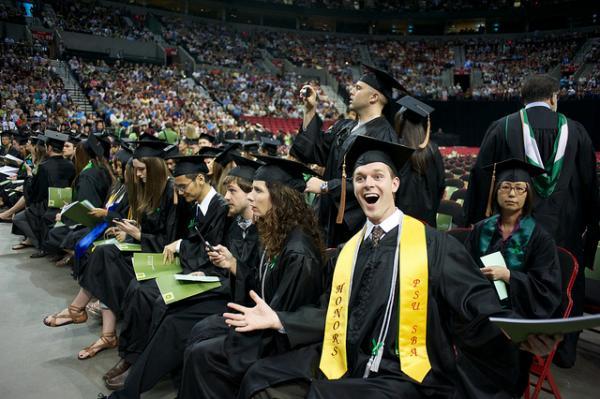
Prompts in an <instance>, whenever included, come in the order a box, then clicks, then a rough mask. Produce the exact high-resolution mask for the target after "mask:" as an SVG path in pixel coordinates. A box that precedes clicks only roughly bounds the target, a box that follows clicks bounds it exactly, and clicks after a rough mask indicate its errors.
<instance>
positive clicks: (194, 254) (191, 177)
mask: <svg viewBox="0 0 600 399" xmlns="http://www.w3.org/2000/svg"><path fill="white" fill-rule="evenodd" d="M172 159H174V160H175V162H176V164H175V169H174V172H173V174H174V177H175V180H174V183H175V189H176V190H177V192H178V194H179V196H180V197H182V198H183V199H184V200H185V201H186V202H187V203H192V204H194V206H193V217H192V219H191V220H189V221H188V235H187V237H186V238H185V239H179V240H176V241H174V242H172V243H169V244H168V245H166V246H165V247H164V249H163V251H162V252H163V254H164V257H165V259H167V260H168V261H172V260H173V259H174V257H175V254H179V259H180V262H181V266H182V269H183V270H182V273H183V274H205V275H209V276H220V277H223V278H225V277H227V272H226V271H224V270H223V269H221V268H217V267H215V266H214V265H213V264H212V263H211V262H210V260H209V258H208V255H207V253H206V251H205V248H204V243H203V241H202V237H203V238H204V239H206V240H207V241H208V242H210V243H212V244H215V245H216V244H220V243H222V242H223V237H224V234H225V231H226V222H227V219H226V218H227V212H228V209H229V207H228V205H227V203H226V201H225V200H224V199H223V197H222V196H221V195H219V194H218V193H217V192H216V190H215V189H214V188H213V187H212V186H211V185H210V183H209V182H208V179H207V174H208V168H207V166H206V164H205V162H204V157H203V156H200V155H181V156H175V157H172ZM227 296H228V288H227V287H225V288H223V287H221V288H220V289H216V290H211V291H208V292H206V293H203V294H202V295H200V297H201V300H202V302H203V304H204V307H205V308H204V312H207V313H208V314H212V313H214V312H218V311H219V309H221V308H222V307H223V306H224V305H225V302H226V301H227ZM195 299H196V298H195V297H194V298H191V299H190V300H189V301H182V303H175V304H174V305H172V306H167V305H165V303H164V300H163V298H162V296H161V294H160V290H159V289H158V285H157V283H156V280H155V279H151V280H144V281H137V280H136V279H132V280H131V282H130V284H129V287H128V288H127V291H126V293H125V299H124V301H123V308H122V309H121V310H122V313H123V325H122V329H121V334H120V336H119V341H120V345H119V356H120V357H121V360H120V361H119V362H118V363H117V364H116V365H115V366H113V367H112V368H111V369H110V370H109V371H108V372H107V373H106V374H105V378H106V383H107V386H108V387H109V388H111V389H118V388H120V387H121V386H122V384H123V382H124V381H125V377H126V376H127V375H126V374H125V373H126V372H127V370H128V369H129V367H131V365H132V364H134V363H135V362H136V361H137V358H138V357H139V356H140V354H141V353H142V352H143V350H144V348H145V347H146V344H147V343H148V339H149V337H150V333H151V325H152V320H153V319H154V320H155V323H156V324H158V323H159V322H160V320H161V319H162V317H163V316H164V314H165V312H167V310H168V309H170V308H172V307H175V308H179V307H186V304H188V303H190V302H192V301H194V300H195ZM208 299H216V300H213V301H212V302H211V301H209V300H208Z"/></svg>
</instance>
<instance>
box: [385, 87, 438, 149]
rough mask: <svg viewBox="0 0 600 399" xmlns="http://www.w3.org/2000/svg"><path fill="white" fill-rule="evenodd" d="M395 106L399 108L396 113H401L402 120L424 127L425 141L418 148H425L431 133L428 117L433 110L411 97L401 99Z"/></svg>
mask: <svg viewBox="0 0 600 399" xmlns="http://www.w3.org/2000/svg"><path fill="white" fill-rule="evenodd" d="M396 104H397V105H398V106H399V107H400V109H399V110H398V112H399V113H401V114H402V116H403V117H404V118H406V119H407V120H409V121H411V122H412V123H416V124H419V123H421V124H425V125H426V130H425V139H424V140H423V142H422V143H421V144H419V146H418V147H419V148H420V149H423V148H425V147H427V144H429V135H430V133H431V118H430V115H431V113H432V112H433V111H435V109H434V108H433V107H431V106H429V105H427V104H425V103H424V102H422V101H419V100H417V99H416V98H414V97H411V96H404V97H402V98H401V99H400V100H398V101H397V102H396ZM394 116H395V115H394Z"/></svg>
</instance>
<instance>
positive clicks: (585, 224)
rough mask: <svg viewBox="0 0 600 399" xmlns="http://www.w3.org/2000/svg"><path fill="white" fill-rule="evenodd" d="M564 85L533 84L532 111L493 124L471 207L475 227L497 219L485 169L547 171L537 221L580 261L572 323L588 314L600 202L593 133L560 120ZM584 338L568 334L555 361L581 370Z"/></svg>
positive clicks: (538, 184) (474, 175) (538, 187)
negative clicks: (511, 162) (516, 163)
mask: <svg viewBox="0 0 600 399" xmlns="http://www.w3.org/2000/svg"><path fill="white" fill-rule="evenodd" d="M559 89H560V88H559V84H558V81H557V80H556V79H554V78H552V77H550V76H548V75H534V76H531V77H529V78H528V79H527V80H526V82H525V84H524V85H523V88H522V90H521V95H522V97H523V101H524V103H525V104H526V105H525V108H523V109H521V110H519V112H515V113H513V114H510V115H508V116H506V117H504V118H501V119H499V120H497V121H495V122H493V123H492V124H491V125H490V127H489V129H488V131H487V133H486V135H485V137H484V140H483V143H482V144H481V148H480V150H479V155H478V156H477V161H476V162H475V166H474V167H473V169H472V171H471V176H470V179H469V189H468V192H467V198H466V200H465V209H466V217H467V222H468V223H476V222H478V221H480V220H482V219H484V218H485V217H488V216H491V209H489V208H486V204H487V203H488V197H489V196H490V189H491V187H490V181H491V177H492V173H491V172H490V171H486V170H485V169H484V167H485V166H487V165H491V164H493V163H496V162H500V161H503V160H506V159H510V158H517V159H520V160H522V161H526V162H528V163H530V164H533V165H535V166H539V167H541V168H542V169H544V170H545V172H546V173H545V174H543V175H540V176H537V177H536V178H534V179H533V188H534V189H535V194H536V198H535V202H534V206H533V217H534V218H535V220H536V221H537V223H539V224H540V225H541V226H542V227H543V228H544V229H545V230H546V231H547V232H548V233H549V234H550V235H551V236H552V237H553V238H554V240H555V241H556V245H558V246H560V247H564V248H566V249H568V250H569V251H570V252H572V253H573V254H574V255H575V257H576V258H577V260H578V261H579V266H580V267H579V274H578V276H577V280H576V281H575V286H574V287H573V301H574V307H573V311H572V313H571V314H572V316H580V315H582V314H583V305H584V301H585V268H586V267H592V265H593V261H594V254H595V252H596V248H597V245H598V238H599V237H600V231H599V229H600V227H599V223H600V194H599V191H598V181H597V179H596V157H595V154H594V146H593V145H592V141H591V139H590V137H589V136H588V134H587V132H586V131H585V128H584V127H583V126H582V125H581V124H580V123H579V122H576V121H574V120H571V119H569V118H567V117H566V116H565V115H563V114H561V113H559V112H557V108H558V92H559ZM577 339H578V334H568V335H567V336H566V337H565V340H564V341H563V342H562V343H561V346H560V348H559V351H558V353H557V356H555V358H554V361H555V363H556V364H559V365H561V366H563V367H571V366H573V365H574V363H575V355H576V350H575V349H576V346H577Z"/></svg>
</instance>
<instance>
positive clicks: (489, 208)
mask: <svg viewBox="0 0 600 399" xmlns="http://www.w3.org/2000/svg"><path fill="white" fill-rule="evenodd" d="M494 184H496V164H495V163H494V169H493V170H492V182H491V185H490V192H489V193H488V200H487V206H486V207H485V217H486V218H489V217H490V216H492V195H493V194H494Z"/></svg>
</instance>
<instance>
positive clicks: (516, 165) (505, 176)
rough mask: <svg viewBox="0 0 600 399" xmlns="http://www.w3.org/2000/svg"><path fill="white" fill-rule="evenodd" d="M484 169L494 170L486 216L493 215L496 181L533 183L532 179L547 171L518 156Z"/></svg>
mask: <svg viewBox="0 0 600 399" xmlns="http://www.w3.org/2000/svg"><path fill="white" fill-rule="evenodd" d="M483 169H484V170H487V171H488V172H492V180H491V183H490V191H489V193H488V201H487V206H486V209H485V216H486V217H490V216H492V199H493V196H494V186H495V185H496V182H499V183H501V182H504V181H508V182H517V181H524V182H527V183H531V179H532V178H535V177H537V176H540V175H542V174H544V173H546V171H545V170H544V169H542V168H540V167H538V166H535V165H532V164H530V163H528V162H525V161H522V160H520V159H517V158H510V159H506V160H504V161H501V162H496V163H493V164H490V165H486V166H484V167H483Z"/></svg>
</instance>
